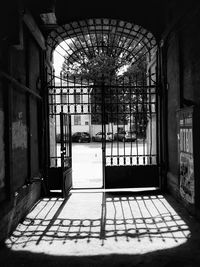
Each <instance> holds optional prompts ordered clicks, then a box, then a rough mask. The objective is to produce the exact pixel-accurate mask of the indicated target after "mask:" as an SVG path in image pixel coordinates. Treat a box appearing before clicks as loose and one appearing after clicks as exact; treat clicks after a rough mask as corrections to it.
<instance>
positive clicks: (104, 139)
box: [101, 75, 106, 188]
mask: <svg viewBox="0 0 200 267" xmlns="http://www.w3.org/2000/svg"><path fill="white" fill-rule="evenodd" d="M104 82H105V80H104V75H102V81H101V85H102V86H101V115H102V117H101V123H102V168H103V170H102V173H103V188H105V166H106V162H105V157H106V155H105V149H106V138H105V135H106V131H105V84H104Z"/></svg>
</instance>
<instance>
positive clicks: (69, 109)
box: [67, 74, 71, 114]
mask: <svg viewBox="0 0 200 267" xmlns="http://www.w3.org/2000/svg"><path fill="white" fill-rule="evenodd" d="M67 106H68V107H67V112H68V114H70V112H71V103H70V88H69V74H67Z"/></svg>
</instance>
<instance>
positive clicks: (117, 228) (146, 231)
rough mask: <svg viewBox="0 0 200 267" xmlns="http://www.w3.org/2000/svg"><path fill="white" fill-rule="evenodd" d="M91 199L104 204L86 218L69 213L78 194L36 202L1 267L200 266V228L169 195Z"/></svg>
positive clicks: (12, 238) (2, 253)
mask: <svg viewBox="0 0 200 267" xmlns="http://www.w3.org/2000/svg"><path fill="white" fill-rule="evenodd" d="M93 197H95V198H96V199H98V198H99V200H100V199H101V201H100V202H98V204H99V203H100V204H101V205H100V206H99V205H98V207H99V210H98V211H97V210H95V211H94V216H93V214H92V210H91V208H92V206H91V207H87V208H86V210H87V209H88V210H90V213H91V216H88V217H87V215H88V214H86V213H84V211H82V210H79V211H78V212H76V211H75V210H71V211H70V209H72V208H75V206H76V204H75V202H77V203H78V200H79V202H80V195H78V196H76V193H74V194H72V195H71V197H70V198H69V199H65V200H63V199H61V198H51V199H43V200H41V201H40V202H38V204H37V206H35V208H34V209H33V211H32V212H31V213H30V214H29V215H28V216H27V217H26V219H25V220H24V221H23V222H22V223H21V224H19V225H18V227H17V228H16V230H15V231H14V232H13V234H12V235H11V236H10V238H9V239H8V240H7V241H6V243H5V246H4V247H3V248H2V249H1V251H0V257H1V266H6V267H8V266H27V265H28V266H38V265H40V264H45V265H46V266H70V267H71V266H102V265H103V266H159V267H160V266H175V265H176V266H199V264H200V255H199V244H200V231H199V229H200V228H199V224H198V223H195V222H193V221H192V219H191V218H188V216H186V214H185V211H182V210H181V209H180V207H178V206H177V203H174V202H172V200H171V199H169V198H168V197H164V196H163V195H148V196H147V195H143V194H140V195H139V194H137V195H133V193H131V195H129V194H127V193H126V194H123V195H122V193H120V194H116V193H115V194H111V193H109V194H107V193H106V194H105V195H104V194H98V195H96V196H95V194H94V196H93ZM84 198H85V195H84V194H82V199H83V202H85V204H86V202H87V200H86V198H85V199H84ZM95 198H94V201H95ZM88 201H91V195H90V196H89V199H88ZM88 204H89V203H88ZM92 205H93V207H94V203H93V204H92ZM174 205H176V210H175V209H174ZM172 206H173V208H172ZM77 214H79V216H77ZM99 215H100V216H99ZM2 263H3V264H2Z"/></svg>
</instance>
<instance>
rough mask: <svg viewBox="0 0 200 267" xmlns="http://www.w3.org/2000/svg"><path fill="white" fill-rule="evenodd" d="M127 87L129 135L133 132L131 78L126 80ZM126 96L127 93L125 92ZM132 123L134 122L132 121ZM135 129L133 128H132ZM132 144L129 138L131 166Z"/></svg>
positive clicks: (131, 161) (131, 160)
mask: <svg viewBox="0 0 200 267" xmlns="http://www.w3.org/2000/svg"><path fill="white" fill-rule="evenodd" d="M128 85H129V88H128V91H129V101H128V103H129V118H130V131H131V133H132V132H133V128H132V126H131V124H132V93H133V92H132V87H131V77H129V80H128ZM127 94H128V92H127ZM133 122H134V120H133ZM134 127H135V126H134ZM132 154H133V142H132V138H131V147H130V165H131V166H132V165H133V156H132Z"/></svg>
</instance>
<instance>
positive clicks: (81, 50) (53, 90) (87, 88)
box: [47, 18, 161, 188]
mask: <svg viewBox="0 0 200 267" xmlns="http://www.w3.org/2000/svg"><path fill="white" fill-rule="evenodd" d="M47 49H48V52H47V55H48V56H49V58H52V56H53V53H54V52H55V54H57V56H59V57H60V58H62V59H63V62H64V64H65V67H66V70H67V71H66V72H65V73H63V74H62V75H61V77H55V75H54V74H53V75H52V74H50V78H51V81H54V82H55V80H56V79H57V80H59V83H58V84H57V83H56V84H55V83H54V84H53V83H51V85H50V86H48V92H49V125H50V128H51V127H52V128H53V123H54V124H55V125H54V131H53V130H52V131H50V134H52V136H51V138H50V139H52V140H54V139H55V140H56V136H57V126H56V121H57V119H56V118H57V116H58V114H59V113H60V112H64V113H67V114H71V115H72V116H73V115H76V114H77V115H78V114H90V115H91V117H92V124H97V123H99V124H101V126H102V132H103V140H102V153H103V173H104V179H103V180H104V186H105V187H107V188H110V187H138V186H142V187H149V186H155V187H159V167H160V162H159V161H160V157H159V151H160V148H159V142H158V141H159V140H160V137H159V134H158V130H159V127H160V126H159V123H158V116H159V114H158V110H159V111H160V104H159V101H160V99H158V98H159V96H158V87H157V83H156V81H155V80H153V79H154V78H155V76H156V74H155V73H151V71H149V73H147V74H146V73H145V71H143V73H140V74H139V75H137V74H134V75H133V76H131V77H127V76H123V77H120V76H119V75H117V73H116V72H115V74H114V75H113V76H112V77H109V75H108V77H109V78H106V73H105V69H104V76H101V77H96V78H95V79H94V77H93V80H92V81H91V80H87V79H83V78H81V75H80V73H79V77H78V76H76V77H75V76H74V77H73V76H72V75H73V73H74V71H75V72H76V70H77V66H78V68H79V69H81V67H82V64H84V63H85V62H90V60H91V59H95V58H96V57H97V58H98V57H100V58H101V56H102V55H103V56H107V57H110V59H113V58H118V59H120V60H119V61H121V63H122V62H126V64H129V66H131V65H134V64H135V63H138V62H140V61H142V60H143V59H144V58H146V64H148V63H150V62H151V60H152V56H153V55H156V49H157V42H156V39H155V37H154V36H153V35H152V33H150V32H149V31H147V30H146V29H144V28H143V27H141V26H139V25H136V24H134V23H131V22H127V21H121V20H115V19H108V18H92V19H86V20H81V21H73V22H70V23H67V24H65V25H60V26H58V27H57V28H55V29H53V30H52V31H51V32H50V33H49V35H48V37H47ZM74 63H75V65H74ZM102 73H103V72H102ZM67 74H70V75H69V76H68V75H67ZM76 93H78V94H79V95H80V99H81V100H80V102H79V103H76V102H74V100H73V96H74V95H75V94H76ZM83 99H84V101H83ZM85 99H87V101H85ZM158 107H159V108H158ZM123 131H129V132H134V133H135V134H136V140H135V141H133V140H130V142H119V138H118V140H114V139H113V140H112V141H111V142H106V136H107V133H108V132H111V135H112V136H114V137H116V136H117V137H118V136H119V135H120V134H121V133H122V132H123ZM53 132H54V134H53ZM54 143H55V142H54ZM50 150H52V151H53V150H55V149H53V146H51V142H50ZM56 151H57V150H56ZM54 152H55V151H54ZM56 153H57V152H56ZM56 153H55V158H53V156H52V155H53V153H51V156H50V159H49V162H50V165H51V162H54V163H56V164H58V163H59V157H58V155H56ZM160 154H161V153H160ZM116 177H117V178H116ZM146 177H150V178H146ZM133 181H135V182H133Z"/></svg>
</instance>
